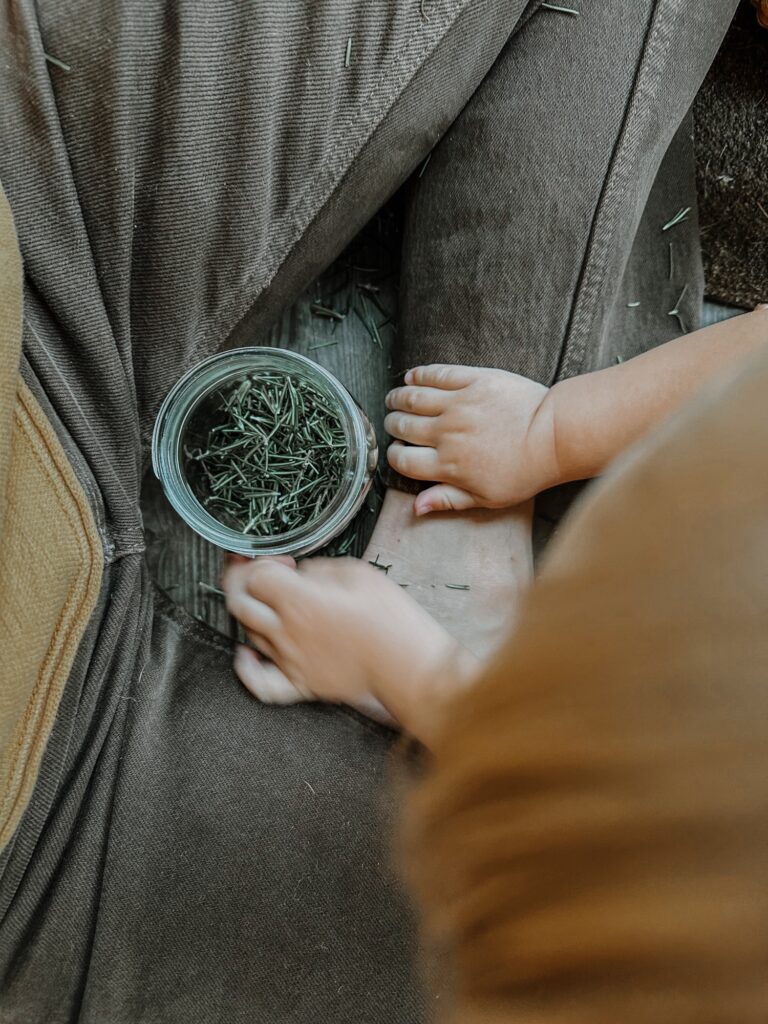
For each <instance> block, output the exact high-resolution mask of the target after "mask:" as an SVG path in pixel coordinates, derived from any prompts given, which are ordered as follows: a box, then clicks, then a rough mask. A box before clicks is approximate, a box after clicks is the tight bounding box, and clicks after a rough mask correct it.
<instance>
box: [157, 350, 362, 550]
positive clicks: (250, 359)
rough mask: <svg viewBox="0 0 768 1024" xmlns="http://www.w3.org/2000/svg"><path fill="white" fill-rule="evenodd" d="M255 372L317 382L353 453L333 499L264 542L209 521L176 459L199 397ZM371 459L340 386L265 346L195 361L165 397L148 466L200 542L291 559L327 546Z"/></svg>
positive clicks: (355, 503)
mask: <svg viewBox="0 0 768 1024" xmlns="http://www.w3.org/2000/svg"><path fill="white" fill-rule="evenodd" d="M270 364H271V365H270ZM259 370H268V371H270V372H278V373H280V372H285V373H291V372H294V373H298V374H300V375H301V376H303V377H304V378H305V379H308V380H310V381H313V382H314V383H316V384H317V383H320V384H321V385H323V391H324V392H325V393H326V395H327V396H328V397H329V398H330V399H331V400H332V401H334V402H335V403H336V404H337V405H338V408H339V413H340V419H341V422H342V425H343V427H344V430H345V433H346V434H347V440H348V444H349V448H350V452H351V453H352V456H353V464H352V466H351V470H350V471H349V472H348V474H347V476H346V478H345V479H344V480H343V481H342V484H341V487H340V498H339V500H338V501H334V502H331V504H330V505H329V506H328V508H327V509H325V510H324V511H323V512H322V513H321V514H320V515H319V516H318V517H317V518H316V519H313V520H310V522H309V523H306V524H304V525H302V526H299V527H295V528H293V529H292V530H290V531H286V532H285V533H282V534H273V535H271V536H267V537H259V536H256V535H254V534H245V533H241V532H239V531H237V530H235V529H233V528H231V527H228V526H226V525H225V524H224V523H222V522H221V521H220V520H218V519H216V517H215V516H212V515H211V513H210V512H208V510H207V509H206V508H205V507H204V506H203V504H202V502H200V500H199V499H198V498H197V496H196V495H195V493H194V491H193V489H192V487H191V486H190V484H189V481H188V479H187V475H186V472H185V469H184V465H183V459H182V455H181V449H182V447H183V438H184V434H185V432H186V429H187V427H188V425H189V421H190V419H191V418H192V416H193V415H194V413H195V411H196V410H197V409H198V408H199V406H200V404H201V402H202V401H203V400H204V399H205V397H206V396H207V395H209V394H210V393H211V392H212V391H214V390H215V389H216V388H217V387H221V386H222V384H223V383H225V382H226V381H227V380H228V379H236V378H237V376H238V375H239V374H243V375H244V374H247V373H252V372H258V371H259ZM376 455H377V451H376V442H375V436H374V435H373V430H372V428H371V425H370V423H369V422H368V420H367V417H366V416H365V414H364V413H363V412H362V410H361V409H360V407H359V406H358V405H357V403H356V402H355V400H354V399H353V398H352V396H351V395H350V394H349V392H348V391H347V389H346V388H345V387H344V385H343V384H342V383H341V381H340V380H338V378H337V377H335V376H334V375H333V374H332V373H331V372H330V371H329V370H327V369H326V368H325V367H324V366H321V365H320V364H319V363H316V362H314V361H313V360H312V359H309V358H308V357H307V356H304V355H301V354H300V353H298V352H291V351H289V350H288V349H283V348H273V347H271V346H250V347H243V348H236V349H231V350H228V351H226V352H219V353H216V354H214V355H212V356H209V357H208V358H207V359H204V360H202V361H201V362H199V363H196V364H195V365H194V366H193V367H191V368H190V369H189V370H188V371H187V372H186V373H185V374H184V375H183V376H182V377H180V378H179V380H178V381H176V383H175V384H174V385H173V387H172V388H171V389H170V391H169V392H168V394H167V395H166V396H165V399H164V400H163V403H162V405H161V407H160V410H159V412H158V414H157V417H156V418H155V425H154V429H153V432H152V468H153V471H154V473H155V476H156V477H157V478H158V480H159V481H160V483H161V485H162V487H163V490H164V492H165V495H166V497H167V498H168V501H169V502H170V504H171V505H172V506H173V508H174V509H175V511H176V512H177V513H178V514H179V515H180V516H181V518H182V519H183V520H184V522H185V523H186V524H187V525H188V526H190V527H191V528H192V529H193V530H194V531H195V532H196V533H198V534H199V535H200V536H202V537H204V538H205V539H206V540H208V541H210V542H211V543H213V544H216V545H217V546H218V547H221V548H223V549H224V550H227V551H232V552H234V553H236V554H241V555H247V556H250V557H257V556H275V555H285V554H291V555H294V556H296V557H299V556H301V555H305V554H309V553H311V552H312V551H316V550H317V549H318V548H321V547H323V546H324V545H325V544H327V543H329V541H330V540H332V538H333V537H335V536H337V535H338V534H339V533H340V532H341V531H342V530H343V529H344V528H345V527H346V526H347V525H348V523H349V522H350V521H351V520H352V518H353V517H354V515H355V514H356V513H357V511H358V510H359V508H360V506H361V505H362V502H363V500H364V499H365V495H366V494H367V492H368V489H369V487H370V484H371V479H372V472H371V470H372V467H373V466H374V465H375V462H376Z"/></svg>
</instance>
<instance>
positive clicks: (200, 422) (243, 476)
mask: <svg viewBox="0 0 768 1024" xmlns="http://www.w3.org/2000/svg"><path fill="white" fill-rule="evenodd" d="M184 455H185V457H186V463H185V470H186V474H187V479H188V481H189V485H190V487H191V488H192V491H193V493H194V494H195V496H196V498H197V499H198V501H199V502H200V503H201V504H202V505H203V507H204V508H205V509H206V510H207V511H208V513H209V514H210V515H212V516H214V517H215V518H217V519H218V520H219V521H220V522H222V523H223V524H224V525H225V526H229V527H230V528H232V529H235V530H238V531H240V532H241V533H246V534H253V535H256V536H260V537H267V536H274V535H276V534H282V533H287V532H288V531H290V530H294V529H298V528H299V527H302V526H305V525H306V524H307V523H309V522H311V521H313V520H314V519H316V518H317V517H318V516H320V515H321V514H322V513H323V512H324V511H325V509H326V508H327V507H328V506H329V505H330V504H331V503H332V502H333V500H334V498H335V497H336V495H337V494H338V492H339V488H340V486H341V482H342V479H343V477H344V473H345V470H346V460H347V440H346V435H345V432H344V428H343V426H342V422H341V418H340V416H339V414H338V413H337V412H336V411H335V410H334V409H333V408H331V406H330V400H329V398H328V397H327V396H326V395H325V394H324V393H323V392H322V391H321V390H320V389H319V388H318V387H317V386H315V385H314V384H313V383H311V382H310V381H308V380H305V379H304V378H302V377H299V376H293V375H290V374H285V373H277V372H273V371H269V372H262V373H254V374H251V375H250V376H248V377H245V378H244V379H241V380H236V381H234V382H231V383H228V384H226V385H224V386H222V387H220V388H219V389H218V391H216V392H214V393H213V395H211V396H210V397H209V398H208V399H206V401H205V402H204V403H203V404H202V405H201V407H200V408H199V409H198V410H197V411H196V413H195V415H194V416H193V419H192V423H191V426H190V428H189V429H188V431H187V435H186V437H185V444H184Z"/></svg>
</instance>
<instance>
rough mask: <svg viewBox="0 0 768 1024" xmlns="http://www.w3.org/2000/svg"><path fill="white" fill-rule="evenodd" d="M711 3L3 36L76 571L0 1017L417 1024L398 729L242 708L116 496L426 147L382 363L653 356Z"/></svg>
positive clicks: (23, 831)
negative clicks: (652, 297) (220, 370)
mask: <svg viewBox="0 0 768 1024" xmlns="http://www.w3.org/2000/svg"><path fill="white" fill-rule="evenodd" d="M703 6H704V5H691V4H689V3H687V2H684V0H641V2H635V3H629V2H628V0H624V2H622V3H620V4H612V5H607V4H600V3H598V2H596V0H583V2H582V4H581V14H580V15H579V16H572V15H568V14H563V13H562V12H558V11H556V10H552V9H547V8H544V9H538V10H537V8H538V4H537V3H533V4H526V3H525V0H509V2H504V3H499V2H491V0H476V2H469V0H425V2H424V3H423V4H421V5H420V4H419V2H418V0H385V2H382V3H377V4H366V5H362V4H357V3H354V2H353V0H301V2H299V3H296V4H284V3H278V2H272V0H256V2H255V3H251V4H245V3H240V2H237V0H223V2H221V3H218V4H204V3H201V2H199V0H192V2H190V3H186V4H184V5H175V4H171V3H157V4H153V5H150V4H141V3H140V4H132V5H128V4H120V3H118V2H116V0H105V2H99V3H98V4H97V3H94V2H92V0H73V2H72V3H69V4H67V5H61V4H59V3H58V2H54V0H42V2H41V0H38V2H37V3H34V2H32V0H19V2H18V3H16V4H15V5H13V7H12V8H10V7H9V8H6V9H4V10H3V12H2V13H0V18H2V22H0V39H2V40H3V46H4V58H5V59H4V61H3V62H2V63H1V64H0V94H2V97H3V103H2V105H1V108H0V140H1V141H0V176H1V177H2V181H3V186H4V189H5V190H6V193H7V195H8V198H9V201H10V204H11V208H12V211H13V214H14V217H15V221H16V226H17V230H18V234H19V241H20V247H21V252H22V255H23V258H24V266H25V275H26V277H25V290H24V303H25V311H24V336H23V343H24V345H23V359H22V367H21V369H22V373H23V376H24V379H25V381H26V382H27V384H28V386H29V387H30V389H31V390H32V392H33V394H34V395H35V396H36V398H37V400H38V401H39V403H40V404H41V406H42V408H43V410H44V411H45V413H46V415H47V417H48V419H49V420H50V422H51V424H52V425H53V427H54V429H55V430H56V433H57V435H58V437H59V439H60V441H61V443H62V445H63V446H64V448H65V450H66V452H67V454H68V456H69V459H70V461H71V464H72V467H73V469H74V471H75V473H76V475H77V478H78V480H79V482H80V485H81V487H82V488H83V490H84V492H85V494H86V495H87V496H88V498H89V501H90V504H91V507H92V511H93V515H94V517H95V520H96V523H97V526H98V530H99V535H100V537H101V540H102V543H103V548H104V555H105V571H104V576H103V581H102V586H101V593H100V598H99V601H98V603H97V607H96V610H95V613H94V614H93V615H92V617H91V619H90V621H89V623H88V625H87V628H86V629H85V632H84V634H83V636H82V638H81V641H80V644H79V648H78V653H77V656H76V659H75V663H74V666H73V669H72V671H71V673H70V675H69V678H68V682H67V685H66V688H65V690H64V693H63V696H62V699H61V703H60V706H59V708H58V714H57V718H56V722H55V725H54V727H53V730H52V732H51V734H50V738H49V741H48V745H47V748H46V752H45V755H44V759H43V763H42V766H41V769H40V772H39V776H38V779H37V784H36V786H35V789H34V793H33V796H32V799H31V801H30V803H29V805H28V807H27V808H26V812H25V814H24V815H23V817H22V820H21V823H20V825H19V826H18V828H17V830H16V833H15V835H14V837H13V839H12V841H11V842H10V844H9V845H8V847H7V848H6V849H5V851H4V852H3V854H2V861H0V869H1V870H2V876H1V877H0V914H2V925H1V926H0V977H1V978H2V995H1V996H0V1020H2V1021H3V1022H14V1024H16V1022H19V1024H22V1022H23V1024H27V1022H31V1021H47V1022H73V1021H81V1022H87V1024H100V1022H110V1024H129V1022H130V1024H135V1022H138V1021H162V1022H176V1021H179V1022H181V1021H185V1022H186V1021H190V1020H195V1021H198V1020H199V1021H218V1020H221V1021H227V1022H228V1024H232V1022H236V1021H246V1020H247V1021H252V1020H259V1021H267V1022H269V1024H289V1022H290V1024H301V1022H304V1021H306V1022H310V1021H311V1022H315V1021H318V1020H322V1021H333V1022H338V1024H343V1022H349V1024H361V1022H366V1024H376V1022H379V1021H380V1022H382V1024H383V1022H387V1024H391V1022H394V1021H397V1022H403V1024H411V1022H414V1021H418V1020H422V1019H424V1017H425V1014H426V1013H427V1012H428V1007H429V1004H430V997H429V996H427V995H425V992H424V986H423V985H422V984H421V982H420V974H419V968H418V962H417V956H416V931H415V928H414V921H413V917H412V912H411V909H410V908H409V906H408V901H407V899H406V898H405V896H404V894H403V892H402V890H401V887H400V885H399V883H398V881H397V880H396V870H395V866H394V865H395V861H396V858H395V856H394V849H395V847H396V837H397V824H396V822H397V800H396V796H395V793H394V791H393V788H392V786H391V785H390V782H391V772H390V766H391V764H392V761H393V755H392V750H393V742H394V736H393V734H391V733H389V732H388V731H387V730H385V729H383V728H380V727H379V726H376V725H373V724H371V723H369V722H367V721H366V720H364V719H362V718H360V717H359V716H357V715H355V714H354V713H353V712H349V711H346V710H344V709H341V708H337V707H317V706H297V707H295V708H291V709H288V710H284V709H274V708H269V707H263V706H257V705H254V703H253V702H252V701H251V700H250V698H249V697H248V696H247V694H246V693H245V692H244V691H243V690H242V688H240V687H238V686H237V685H235V683H234V681H233V679H232V676H231V668H230V662H231V651H230V648H229V645H228V643H227V642H226V641H225V640H224V639H223V638H221V637H219V636H218V635H217V634H215V633H213V632H212V631H210V630H207V629H206V628H205V627H203V626H202V625H200V624H199V623H197V622H195V621H194V620H192V619H190V618H189V617H188V616H187V615H186V614H185V613H184V612H183V611H182V610H180V609H179V608H176V607H174V606H173V604H172V603H170V602H169V601H168V600H167V599H166V598H164V597H162V596H161V595H160V594H159V593H158V592H157V591H156V590H155V589H154V588H153V584H152V581H151V579H150V578H149V575H148V572H147V568H146V563H145V560H144V535H143V529H142V516H141V508H140V504H139V494H140V487H141V479H142V474H143V472H144V471H145V468H146V465H147V450H148V439H149V434H150V431H151V427H152V422H153V417H154V414H155V412H156V411H157V408H158V406H159V403H160V402H161V401H162V398H163V396H164V394H165V393H166V391H167V390H168V388H169V387H170V386H171V385H172V384H173V382H174V381H175V380H176V379H177V378H178V376H179V375H180V374H181V373H183V372H184V370H185V369H186V368H187V367H188V366H190V365H191V364H193V363H194V362H195V361H196V360H198V359H199V358H201V357H203V356H205V355H208V354H209V353H211V352H213V351H216V350H217V349H219V348H221V347H222V346H225V345H233V344H238V343H240V342H241V341H243V340H244V339H245V338H249V339H250V338H253V337H254V336H258V333H259V332H260V331H261V330H263V329H265V328H266V327H267V326H268V325H269V323H270V322H271V321H272V320H273V319H274V317H275V315H276V313H277V312H278V311H279V310H281V309H282V308H283V307H284V306H285V305H287V304H288V303H290V302H291V300H292V299H293V298H294V297H295V296H296V295H297V294H298V293H299V292H300V291H301V289H302V288H303V287H304V286H305V285H306V284H307V282H309V281H311V280H312V279H313V277H314V276H315V275H316V274H317V273H318V271H319V270H320V269H322V268H323V267H324V266H326V265H327V264H328V263H329V262H330V261H331V260H332V259H333V258H334V257H335V256H336V255H337V254H338V253H339V252H340V251H341V249H342V248H343V247H344V245H345V244H346V242H347V241H348V240H349V239H350V238H351V237H352V236H353V235H354V234H355V233H356V232H357V231H358V230H359V228H360V227H361V226H362V225H363V224H364V223H365V222H366V220H367V219H368V218H369V217H370V216H371V215H372V213H373V212H374V211H375V210H376V209H377V208H378V207H379V206H380V205H381V204H382V203H383V202H384V201H385V200H386V198H387V197H388V196H389V195H391V194H392V193H393V192H394V190H395V189H397V188H398V187H400V186H401V185H402V184H403V182H405V181H406V180H407V179H408V177H409V176H410V175H411V174H412V172H413V170H414V169H415V168H416V167H417V166H418V165H419V164H420V163H421V162H422V161H423V160H424V159H425V157H426V155H427V154H428V153H429V152H430V151H432V154H433V155H432V157H431V159H430V162H429V164H428V166H427V167H426V169H425V171H424V173H423V175H421V176H420V177H418V178H417V179H415V180H414V183H413V187H412V193H411V197H410V200H409V205H408V212H407V224H406V236H405V242H404V247H403V277H402V292H403V317H402V330H403V335H402V341H401V351H400V356H399V358H400V360H401V362H402V363H403V364H407V363H413V362H415V361H417V360H424V359H438V358H439V359H440V360H441V361H462V362H467V363H486V364H495V365H498V366H502V367H507V368H509V369H516V370H520V371H522V372H526V373H528V374H530V375H532V376H536V377H539V378H540V379H542V380H552V379H554V378H555V377H556V376H557V375H558V374H560V375H563V374H566V375H567V374H573V373H577V372H581V371H583V370H585V369H590V368H593V367H595V366H598V365H602V364H604V363H606V362H609V361H611V360H612V359H613V358H615V355H616V354H620V353H619V349H618V348H617V345H618V344H619V342H618V341H617V339H620V347H621V351H625V352H633V351H636V350H639V349H640V348H642V347H643V346H645V345H647V344H650V341H651V338H652V337H653V338H654V339H655V340H659V337H658V331H657V330H656V329H657V327H658V330H659V331H662V332H666V336H669V332H670V331H673V330H674V329H675V325H674V323H673V322H672V321H671V320H670V318H668V317H667V311H668V309H670V308H672V307H671V305H667V301H666V297H664V298H663V299H659V300H658V302H657V303H656V304H654V303H651V302H650V301H648V303H647V306H646V308H644V307H643V306H641V307H640V311H639V312H637V307H633V308H632V309H628V308H627V302H628V301H631V300H630V299H629V295H630V294H631V295H632V296H634V295H635V289H636V288H637V289H641V288H642V289H645V288H651V286H653V287H655V286H656V285H658V286H659V287H663V288H665V289H668V288H671V286H672V284H674V287H675V289H676V288H677V286H678V283H679V280H682V278H685V283H686V284H688V285H689V287H688V289H687V291H686V294H685V297H684V300H683V303H682V304H681V306H680V309H681V312H682V315H683V316H685V317H687V318H688V325H689V326H693V323H694V318H693V309H694V306H695V302H696V297H697V295H698V294H699V293H700V287H701V275H700V271H699V270H698V269H697V245H696V221H695V201H694V200H692V199H690V198H689V196H690V193H689V192H688V191H686V189H687V187H688V185H689V183H690V178H691V176H690V175H688V174H687V173H686V175H685V178H684V182H683V184H681V180H682V179H681V176H680V174H679V173H675V172H679V170H680V168H681V167H687V166H689V165H688V164H686V160H689V157H690V145H689V142H690V140H689V135H688V129H687V127H686V125H685V122H684V117H685V114H686V111H687V110H688V107H689V105H690V103H691V101H692V99H693V96H694V94H695V91H696V89H697V87H698V85H699V84H700V82H701V80H702V78H703V75H704V74H705V72H706V69H707V67H708V65H709V63H710V61H711V60H712V58H713V56H714V53H715V51H716V49H717V46H718V43H719V40H720V39H721V37H722V35H723V33H724V32H725V29H726V27H727V24H728V21H729V18H730V16H731V14H732V11H733V7H734V2H733V0H714V2H713V3H711V4H709V5H707V7H708V9H707V10H706V12H705V11H704V10H702V8H703ZM349 40H351V43H350V42H349ZM44 53H47V54H48V55H49V57H53V58H55V61H46V59H45V57H44V56H43V54H44ZM57 62H58V63H57ZM61 64H64V65H65V68H68V69H69V70H66V69H65V68H63V67H61ZM681 125H683V127H682V128H681V127H680V126H681ZM673 139H674V140H675V145H676V146H679V147H680V150H679V153H680V154H681V155H679V156H676V157H675V160H674V161H672V162H669V163H668V164H665V166H666V167H667V174H666V176H665V175H664V173H663V172H664V167H662V172H659V168H660V166H662V160H663V158H664V155H665V153H666V152H667V151H668V149H669V147H670V145H671V144H672V142H673ZM676 152H678V151H676ZM686 154H688V155H687V156H686ZM657 176H658V177H657ZM655 179H656V180H658V181H660V182H661V183H662V185H663V187H660V191H659V192H658V196H657V199H656V200H654V199H653V197H652V200H651V202H650V203H649V194H650V193H651V188H652V185H653V182H654V180H655ZM654 203H656V204H657V206H658V210H657V206H655V205H654ZM687 205H690V206H691V207H692V213H691V215H690V216H689V217H688V218H687V220H685V222H684V223H683V224H681V225H680V230H679V231H677V232H676V235H675V238H674V241H675V244H676V246H677V251H676V254H675V258H676V261H677V263H676V273H677V274H679V275H682V278H680V279H675V280H674V281H673V282H670V281H669V280H668V279H667V270H666V262H664V263H663V264H661V263H660V262H659V259H660V257H659V251H662V252H663V256H664V259H666V245H667V237H666V236H662V234H661V226H660V225H659V224H657V223H654V222H652V221H648V220H643V221H642V222H641V218H642V215H643V211H644V210H652V211H654V212H653V217H657V216H659V215H661V216H663V217H664V218H667V217H671V216H672V215H673V214H674V213H675V212H676V211H677V209H678V208H681V207H684V206H687ZM636 239H637V242H636V245H635V250H634V251H633V241H635V240H636ZM659 246H662V247H663V250H659ZM657 250H658V251H657ZM651 257H653V258H651ZM661 266H663V268H664V269H663V270H660V269H659V268H660V267H661ZM654 275H655V277H654ZM671 276H672V275H670V277H671ZM654 282H655V283H654ZM627 288H631V289H632V291H631V292H627V291H626V289H627Z"/></svg>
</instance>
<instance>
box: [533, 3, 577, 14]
mask: <svg viewBox="0 0 768 1024" xmlns="http://www.w3.org/2000/svg"><path fill="white" fill-rule="evenodd" d="M541 6H542V7H546V9H547V10H548V11H559V12H560V14H573V15H577V16H578V15H579V14H581V11H577V10H576V9H575V8H573V7H560V6H559V5H558V4H546V3H544V4H541Z"/></svg>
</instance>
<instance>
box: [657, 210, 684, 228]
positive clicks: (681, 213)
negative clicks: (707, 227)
mask: <svg viewBox="0 0 768 1024" xmlns="http://www.w3.org/2000/svg"><path fill="white" fill-rule="evenodd" d="M690 212H691V208H690V206H685V207H683V208H682V209H680V210H678V211H677V213H676V214H675V216H674V217H673V218H672V220H668V221H667V223H666V224H665V225H664V227H663V228H662V229H661V230H662V231H669V229H670V228H673V227H674V226H675V225H676V224H682V223H683V221H685V220H688V214H689V213H690Z"/></svg>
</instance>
